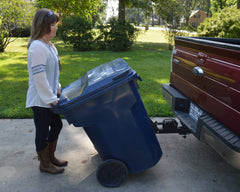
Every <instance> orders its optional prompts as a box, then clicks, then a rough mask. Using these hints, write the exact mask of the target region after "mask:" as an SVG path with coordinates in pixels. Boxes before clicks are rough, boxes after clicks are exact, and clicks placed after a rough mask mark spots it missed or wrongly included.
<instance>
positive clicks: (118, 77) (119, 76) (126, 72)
mask: <svg viewBox="0 0 240 192" xmlns="http://www.w3.org/2000/svg"><path fill="white" fill-rule="evenodd" d="M128 73H129V71H125V72H124V73H121V74H120V75H118V76H116V77H113V80H118V79H120V78H121V77H123V76H125V75H127V74H128Z"/></svg>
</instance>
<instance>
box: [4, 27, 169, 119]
mask: <svg viewBox="0 0 240 192" xmlns="http://www.w3.org/2000/svg"><path fill="white" fill-rule="evenodd" d="M27 41H28V38H18V39H17V40H16V41H14V42H13V43H11V44H10V45H9V46H8V47H7V49H6V51H5V52H4V53H0V118H32V111H31V109H26V108H25V101H26V92H27V88H28V71H27V48H26V46H27ZM53 42H54V44H55V45H56V46H57V48H58V51H59V55H60V58H61V63H62V71H61V74H60V82H61V84H62V87H64V86H66V85H68V84H69V83H71V82H73V81H75V80H77V79H78V78H80V77H81V76H82V75H83V74H84V73H86V72H87V71H89V70H90V69H92V68H94V67H96V66H98V65H101V64H104V63H106V62H109V61H111V60H114V59H116V58H122V59H124V60H125V61H126V62H127V63H128V64H129V65H130V66H131V67H132V68H133V69H134V70H135V71H137V73H138V75H139V76H140V77H141V78H142V79H143V81H142V82H139V83H138V84H139V86H140V89H139V92H140V95H141V98H142V100H143V102H144V105H145V107H146V110H147V112H148V115H149V116H172V112H171V110H170V107H169V105H168V104H167V103H166V101H165V100H164V99H163V97H162V93H161V84H163V83H168V82H169V76H170V60H171V51H169V50H168V45H167V43H166V41H165V38H164V34H163V33H162V32H160V31H154V30H149V31H147V32H142V33H141V34H140V35H139V37H138V39H137V42H136V43H135V44H134V46H133V48H132V50H130V51H127V52H110V51H89V52H74V51H72V49H71V47H69V46H66V45H64V44H63V42H62V41H60V40H58V39H54V40H53Z"/></svg>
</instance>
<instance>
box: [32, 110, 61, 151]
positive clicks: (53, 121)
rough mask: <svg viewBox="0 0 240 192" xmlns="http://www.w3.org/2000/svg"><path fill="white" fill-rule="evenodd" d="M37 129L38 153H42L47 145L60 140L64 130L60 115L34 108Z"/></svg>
mask: <svg viewBox="0 0 240 192" xmlns="http://www.w3.org/2000/svg"><path fill="white" fill-rule="evenodd" d="M32 110H33V116H34V123H35V127H36V136H35V145H36V150H37V152H40V151H42V150H43V149H44V148H45V147H46V146H47V143H48V142H49V143H51V142H53V141H55V140H56V139H58V135H59V133H60V131H61V129H62V120H61V118H60V115H58V114H55V113H53V112H52V111H51V110H50V109H49V108H43V107H32Z"/></svg>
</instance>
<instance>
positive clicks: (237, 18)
mask: <svg viewBox="0 0 240 192" xmlns="http://www.w3.org/2000/svg"><path fill="white" fill-rule="evenodd" d="M198 33H199V35H200V36H204V37H220V38H223V37H224V38H239V37H240V10H238V9H236V8H234V7H231V8H224V9H222V10H220V11H219V12H216V13H214V14H213V16H212V17H211V18H207V19H205V20H204V22H203V23H201V25H200V26H199V27H198Z"/></svg>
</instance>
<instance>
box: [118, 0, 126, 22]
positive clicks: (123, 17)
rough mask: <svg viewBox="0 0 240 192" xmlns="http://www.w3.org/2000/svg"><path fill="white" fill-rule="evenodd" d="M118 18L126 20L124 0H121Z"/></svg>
mask: <svg viewBox="0 0 240 192" xmlns="http://www.w3.org/2000/svg"><path fill="white" fill-rule="evenodd" d="M118 19H119V20H123V21H125V3H124V0H119V4H118Z"/></svg>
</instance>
